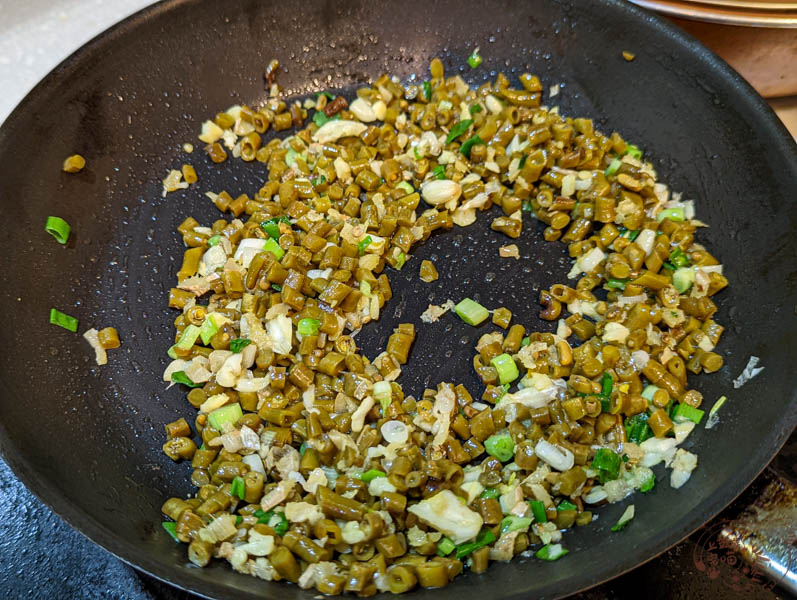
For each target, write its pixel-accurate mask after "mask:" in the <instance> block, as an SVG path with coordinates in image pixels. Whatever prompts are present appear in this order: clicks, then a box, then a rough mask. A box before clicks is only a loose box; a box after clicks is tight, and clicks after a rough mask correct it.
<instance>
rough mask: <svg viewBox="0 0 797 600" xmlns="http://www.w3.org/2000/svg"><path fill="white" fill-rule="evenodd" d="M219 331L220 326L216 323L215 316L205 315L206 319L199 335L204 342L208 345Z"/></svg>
mask: <svg viewBox="0 0 797 600" xmlns="http://www.w3.org/2000/svg"><path fill="white" fill-rule="evenodd" d="M218 331H219V326H218V325H216V322H215V320H214V317H213V316H212V315H208V316H207V317H205V320H204V321H202V326H201V327H200V328H199V337H200V338H201V339H202V343H203V344H205V345H206V346H207V345H208V344H209V343H210V340H211V338H213V336H214V335H216V333H217V332H218Z"/></svg>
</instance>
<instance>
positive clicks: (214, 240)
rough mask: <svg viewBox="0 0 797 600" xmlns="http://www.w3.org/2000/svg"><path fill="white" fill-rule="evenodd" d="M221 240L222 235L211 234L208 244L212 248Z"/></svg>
mask: <svg viewBox="0 0 797 600" xmlns="http://www.w3.org/2000/svg"><path fill="white" fill-rule="evenodd" d="M220 241H221V236H220V235H218V234H216V235H212V236H210V237H209V238H208V246H210V247H211V248H212V247H213V246H215V245H216V244H218V243H219V242H220Z"/></svg>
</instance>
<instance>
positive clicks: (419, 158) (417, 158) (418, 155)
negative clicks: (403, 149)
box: [412, 147, 423, 160]
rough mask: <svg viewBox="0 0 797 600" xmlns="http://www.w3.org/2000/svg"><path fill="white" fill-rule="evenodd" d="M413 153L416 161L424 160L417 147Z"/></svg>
mask: <svg viewBox="0 0 797 600" xmlns="http://www.w3.org/2000/svg"><path fill="white" fill-rule="evenodd" d="M412 153H413V154H414V155H415V160H421V159H422V158H423V155H421V153H420V152H418V149H417V148H415V147H413V149H412Z"/></svg>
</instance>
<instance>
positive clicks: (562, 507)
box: [556, 500, 578, 510]
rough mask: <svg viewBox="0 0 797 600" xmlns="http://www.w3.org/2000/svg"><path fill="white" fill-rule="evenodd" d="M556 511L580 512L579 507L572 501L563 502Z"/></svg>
mask: <svg viewBox="0 0 797 600" xmlns="http://www.w3.org/2000/svg"><path fill="white" fill-rule="evenodd" d="M556 510H578V506H576V505H575V504H573V503H572V502H570V500H562V501H561V502H560V503H559V505H558V506H557V507H556Z"/></svg>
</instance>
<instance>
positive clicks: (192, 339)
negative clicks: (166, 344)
mask: <svg viewBox="0 0 797 600" xmlns="http://www.w3.org/2000/svg"><path fill="white" fill-rule="evenodd" d="M200 332H201V329H200V328H199V327H197V326H196V325H189V326H188V327H186V328H185V329H183V333H182V335H181V336H180V339H179V340H177V343H176V344H175V345H174V346H172V347H171V348H169V352H168V354H169V356H170V357H171V358H177V353H176V352H175V349H178V350H183V351H184V352H188V351H189V350H190V349H191V347H192V346H193V345H194V344H195V343H196V340H197V338H198V337H199V334H200Z"/></svg>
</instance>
